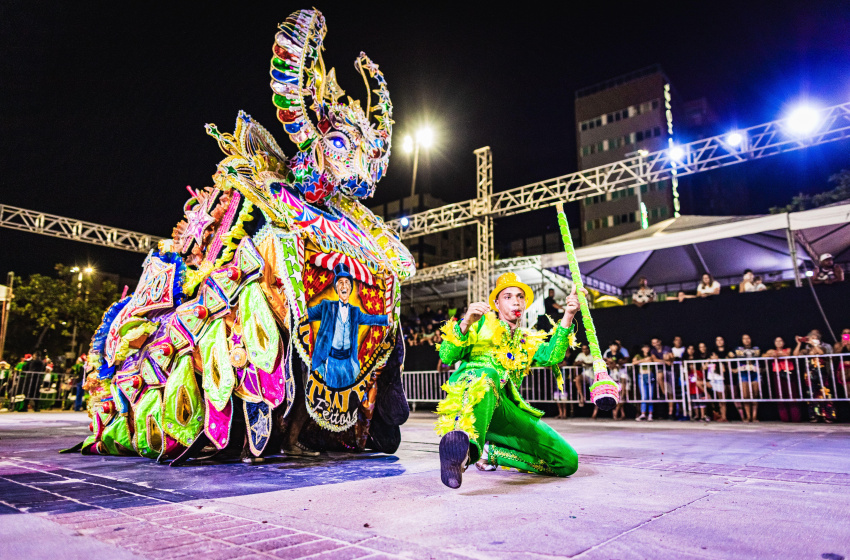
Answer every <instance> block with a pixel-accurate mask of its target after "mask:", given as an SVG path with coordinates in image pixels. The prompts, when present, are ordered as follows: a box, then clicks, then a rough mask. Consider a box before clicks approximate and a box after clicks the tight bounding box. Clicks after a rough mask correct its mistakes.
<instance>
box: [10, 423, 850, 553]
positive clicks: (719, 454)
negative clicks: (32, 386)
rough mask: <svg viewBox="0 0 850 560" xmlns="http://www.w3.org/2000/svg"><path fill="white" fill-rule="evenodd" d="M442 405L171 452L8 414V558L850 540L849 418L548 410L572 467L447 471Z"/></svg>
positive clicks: (722, 548) (787, 548)
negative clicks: (123, 451)
mask: <svg viewBox="0 0 850 560" xmlns="http://www.w3.org/2000/svg"><path fill="white" fill-rule="evenodd" d="M433 419H434V417H433V414H431V413H415V414H413V415H412V416H411V419H410V421H409V422H408V423H407V424H406V425H405V426H403V427H402V430H403V431H402V434H403V438H404V441H403V443H402V445H401V448H400V449H399V451H398V453H396V454H395V455H394V456H386V455H371V454H361V455H344V454H335V453H334V454H330V455H329V456H323V457H321V458H319V459H317V460H293V459H285V458H279V459H272V460H270V461H269V462H268V463H266V464H264V465H256V466H248V465H243V464H241V463H231V464H216V465H212V464H205V465H194V466H193V465H189V466H185V467H181V468H175V469H172V468H169V467H167V466H163V465H157V464H155V463H154V462H152V461H149V460H147V459H139V458H120V457H83V456H81V455H76V454H74V455H59V454H57V453H56V451H57V450H58V449H61V448H64V447H69V446H71V445H73V444H75V443H77V442H78V441H80V440H81V439H82V438H84V437H85V436H86V435H87V434H88V430H87V423H88V421H87V418H86V416H85V415H84V414H79V413H49V412H48V413H37V414H34V413H4V414H0V558H10V559H30V558H33V559H37V558H46V559H50V560H66V559H81V560H82V559H86V560H88V559H91V558H110V559H115V560H120V559H125V558H157V559H165V558H204V559H206V560H216V559H222V560H224V559H229V558H234V559H235V558H266V559H268V558H307V557H309V558H312V559H340V560H344V559H349V558H369V559H372V560H376V559H378V558H416V559H419V558H478V559H481V558H505V559H527V560H532V559H534V560H539V559H545V558H587V559H596V558H600V559H620V560H626V559H644V558H652V559H656V558H661V559H664V558H675V559H677V560H685V559H691V558H711V559H732V558H783V559H785V558H795V559H798V558H799V559H807V558H812V559H820V558H826V559H832V560H835V559H839V558H842V557H848V556H850V514H848V512H850V426H847V425H829V426H827V425H809V424H805V425H802V424H797V425H789V424H776V423H761V424H755V425H753V424H748V425H741V424H725V425H719V424H711V425H707V426H706V425H702V424H693V423H684V422H655V423H653V424H646V423H640V424H639V423H636V422H634V421H628V422H627V421H623V422H613V421H610V420H606V421H598V422H592V421H589V420H571V421H566V420H549V422H550V424H551V425H552V426H553V427H555V428H556V429H557V430H558V431H559V432H560V433H562V434H563V435H564V437H565V438H566V439H567V441H569V442H570V443H571V444H572V445H573V446H574V447H575V448H576V450H577V451H578V453H579V455H580V460H579V470H578V472H577V473H576V474H575V475H574V476H572V477H570V478H568V479H558V478H546V477H539V476H534V475H529V474H522V473H517V472H513V471H511V472H508V471H496V472H490V473H480V472H478V471H476V470H475V469H474V468H472V469H471V470H470V471H467V476H466V477H465V478H464V484H463V486H462V487H461V488H460V489H459V490H455V491H452V490H449V489H448V488H445V487H444V486H443V485H442V484H441V483H440V477H439V471H438V469H439V463H438V458H437V443H438V438H437V437H436V436H435V435H434V433H433V431H432V429H431V427H432V422H433Z"/></svg>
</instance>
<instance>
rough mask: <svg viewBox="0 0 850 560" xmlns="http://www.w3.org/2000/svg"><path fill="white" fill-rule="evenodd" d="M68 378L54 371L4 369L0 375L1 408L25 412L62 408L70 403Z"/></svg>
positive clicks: (72, 388) (72, 390) (70, 381)
mask: <svg viewBox="0 0 850 560" xmlns="http://www.w3.org/2000/svg"><path fill="white" fill-rule="evenodd" d="M75 390H76V389H75V385H74V384H73V379H72V377H71V376H69V375H66V374H61V373H55V372H52V373H50V372H43V371H40V372H35V371H17V370H14V369H13V370H5V371H3V372H0V408H6V409H9V410H26V409H27V408H28V406H29V405H30V404H32V405H33V407H34V408H37V409H47V408H57V407H58V408H61V407H64V406H67V403H68V402H69V399H71V400H73V398H74V395H75Z"/></svg>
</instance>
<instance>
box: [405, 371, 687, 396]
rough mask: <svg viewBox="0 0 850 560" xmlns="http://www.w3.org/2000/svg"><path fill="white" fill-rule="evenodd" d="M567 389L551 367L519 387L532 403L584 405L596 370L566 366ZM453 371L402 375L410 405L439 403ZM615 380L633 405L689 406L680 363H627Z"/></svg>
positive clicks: (528, 378) (615, 372) (414, 372)
mask: <svg viewBox="0 0 850 560" xmlns="http://www.w3.org/2000/svg"><path fill="white" fill-rule="evenodd" d="M560 369H561V374H562V376H563V379H564V390H563V391H560V390H559V389H558V387H557V383H556V380H555V375H554V374H553V373H552V371H551V369H550V368H532V369H531V371H530V373H529V375H527V376H526V377H525V379H524V380H523V383H522V385H521V386H520V387H519V390H520V394H521V395H522V397H523V398H524V399H525V400H526V401H527V402H529V403H555V402H562V403H572V404H576V403H580V402H583V401H588V400H589V399H590V386H591V385H592V384H593V381H594V376H593V368H592V367H591V368H583V367H582V366H565V367H562V368H560ZM452 373H453V372H452V371H444V372H439V371H406V372H404V375H403V376H402V382H403V384H404V390H405V394H406V395H407V400H408V402H410V403H412V404H413V405H414V406H415V405H416V403H436V402H439V401H440V400H442V398H443V397H444V395H445V394H444V392H443V390H442V389H441V388H440V386H441V385H442V384H443V383H445V382H446V381H448V379H449V377H451V374H452ZM610 374H611V377H613V378H614V380H615V381H617V382H618V383H620V387H621V391H620V399H621V401H622V402H630V403H633V404H641V403H645V404H659V403H660V404H663V403H679V404H681V405H682V406H685V405H686V401H685V398H686V393H687V391H686V388H687V385H686V384H685V378H684V373H683V369H682V368H681V366H680V365H679V364H676V365H670V366H668V365H665V364H656V363H653V364H638V365H635V364H625V365H623V366H621V367H619V368H615V369H611V370H610Z"/></svg>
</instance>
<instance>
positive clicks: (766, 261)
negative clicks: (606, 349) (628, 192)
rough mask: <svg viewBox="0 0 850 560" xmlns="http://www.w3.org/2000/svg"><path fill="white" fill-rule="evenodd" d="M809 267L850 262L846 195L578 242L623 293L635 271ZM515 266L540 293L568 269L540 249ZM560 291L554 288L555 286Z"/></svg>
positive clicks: (460, 288) (424, 290) (457, 282)
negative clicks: (819, 258) (799, 207)
mask: <svg viewBox="0 0 850 560" xmlns="http://www.w3.org/2000/svg"><path fill="white" fill-rule="evenodd" d="M791 240H794V244H793V250H794V252H795V253H796V260H797V266H800V265H805V266H807V267H808V268H809V269H810V268H811V267H812V264H811V263H812V261H813V259H812V257H811V256H810V255H811V254H814V255H819V254H822V253H831V254H832V255H834V257H835V260H836V262H842V263H848V262H850V201H848V203H843V204H835V205H832V206H824V207H822V208H816V209H814V210H805V211H802V212H793V213H783V214H773V215H768V216H680V217H678V218H671V219H669V220H664V221H663V222H659V223H657V224H654V225H652V226H651V227H649V228H648V229H645V230H638V231H635V232H632V233H628V234H626V235H621V236H619V237H614V238H611V239H608V240H605V241H603V242H600V243H596V244H594V245H589V246H587V247H581V248H579V249H577V250H576V256H577V258H578V261H579V263H581V270H582V275H583V276H584V277H585V278H584V281H585V283H586V284H587V285H589V286H591V287H593V288H596V289H598V290H600V291H602V292H605V293H608V294H613V295H623V294H627V293H629V292H631V291H632V290H634V289H635V288H637V284H638V280H639V278H640V277H641V276H646V277H647V278H648V279H649V281H650V284H651V285H653V286H655V287H656V288H657V289H659V290H664V291H675V290H680V289H682V290H693V289H694V288H695V287H696V284H697V282H698V280H699V277H700V276H701V274H702V273H703V272H704V271H707V272H709V273H710V274H712V275H713V276H714V277H715V278H716V279H718V280H719V281H720V282H721V284H724V285H729V284H736V283H738V282H739V281H740V279H741V275H742V274H743V271H744V270H745V269H747V268H749V269H752V270H753V271H754V272H755V273H756V274H761V275H763V276H764V279H765V281H766V282H771V281H779V280H792V279H794V278H795V276H794V271H795V267H794V264H793V259H792V257H791V252H792V251H791V249H792V245H791V243H790V241H791ZM536 259H539V260H535V259H530V260H534V265H533V266H532V265H529V264H528V261H529V259H524V261H525V265H524V266H522V267H520V268H510V267H509V268H505V267H504V266H503V265H505V264H507V263H508V261H497V272H503V271H505V270H513V271H514V272H516V273H517V274H519V276H520V278H522V280H523V281H524V282H526V283H528V284H529V285H531V286H532V287H533V288H534V289H535V290H536V291H539V294H543V291H544V290H545V289H546V288H548V287H556V288H558V291H559V292H560V291H562V290H563V289H564V286H563V285H561V283H559V282H557V281H555V280H557V277H555V276H553V275H552V274H551V272H555V273H557V274H558V275H561V276H567V277H569V276H570V274H569V271H568V270H567V258H566V254H565V253H552V254H547V255H540V256H539V257H537V258H536ZM466 291H467V279H466V276H465V275H462V274H460V273H459V275H458V276H456V277H452V278H444V279H442V280H440V281H434V282H422V283H415V284H411V285H405V286H403V295H404V300H405V301H404V304H407V303H408V302H411V303H413V302H418V303H425V302H431V303H438V302H439V304H440V305H442V303H443V302H446V300H449V299H455V300H457V299H459V300H461V301H462V300H465V299H466ZM559 295H560V294H559Z"/></svg>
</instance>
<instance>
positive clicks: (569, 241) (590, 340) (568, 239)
mask: <svg viewBox="0 0 850 560" xmlns="http://www.w3.org/2000/svg"><path fill="white" fill-rule="evenodd" d="M555 208H556V209H557V210H558V226H559V227H560V228H561V239H562V240H563V242H564V251H566V253H567V263H568V264H569V267H570V274H571V275H572V277H573V283H574V284H575V286H576V295H577V296H578V303H579V306H580V308H581V321H582V324H583V325H584V332H585V333H586V334H587V344H588V346H590V355H591V356H593V373H594V374H595V375H596V381H595V383H593V385H591V386H590V397H591V399H592V400H593V403H594V404H595V405H596V406H597V407H599V409H600V410H612V409H613V408H614V407H615V406H617V404H618V403H619V402H620V387H619V385H617V383H616V382H615V381H614V380H613V379H611V376H609V375H608V367H607V366H606V365H605V360H603V359H602V351H601V350H600V349H599V339H598V338H597V337H596V327H594V326H593V318H592V317H591V316H590V308H589V307H588V305H587V296H585V294H584V286H583V285H582V281H581V272H580V271H579V269H578V261H577V260H576V250H575V247H574V246H573V238H572V236H571V235H570V227H569V225H567V215H566V214H565V213H564V205H563V204H562V203H560V202H559V203H557V204H556V205H555Z"/></svg>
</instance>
